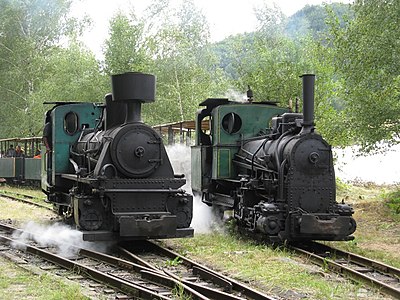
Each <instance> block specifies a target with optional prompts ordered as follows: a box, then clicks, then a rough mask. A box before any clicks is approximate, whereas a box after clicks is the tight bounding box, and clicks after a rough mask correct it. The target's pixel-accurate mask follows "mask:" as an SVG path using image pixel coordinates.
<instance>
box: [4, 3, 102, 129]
mask: <svg viewBox="0 0 400 300" xmlns="http://www.w3.org/2000/svg"><path fill="white" fill-rule="evenodd" d="M70 5H71V1H69V0H55V1H43V0H19V1H10V0H0V104H1V106H2V110H0V119H1V126H0V136H2V137H10V136H16V135H18V136H30V135H36V134H38V133H39V132H40V128H41V127H42V122H43V111H44V109H45V108H44V107H43V105H42V103H43V102H44V101H54V100H63V101H68V100H75V99H77V98H80V96H82V94H80V95H79V96H78V95H77V94H76V91H78V90H80V91H83V90H85V93H86V94H87V93H88V92H89V91H93V89H91V88H90V85H83V82H84V81H85V78H87V74H88V73H91V76H89V77H91V78H90V79H88V78H87V79H88V80H90V81H91V82H95V81H93V77H92V76H94V74H96V76H98V75H99V72H98V64H97V62H95V61H94V57H90V55H88V54H87V53H86V52H85V51H82V48H81V47H80V46H78V44H77V43H71V44H69V42H68V40H69V39H68V37H74V36H76V35H78V32H79V30H80V29H81V26H82V25H83V24H80V23H79V22H78V21H77V20H75V19H73V18H70V17H69V16H68V14H69V9H70ZM70 45H71V47H69V46H70ZM89 65H90V69H85V70H84V68H86V67H89ZM85 84H87V81H86V82H85ZM95 94H96V93H93V94H92V95H95Z"/></svg>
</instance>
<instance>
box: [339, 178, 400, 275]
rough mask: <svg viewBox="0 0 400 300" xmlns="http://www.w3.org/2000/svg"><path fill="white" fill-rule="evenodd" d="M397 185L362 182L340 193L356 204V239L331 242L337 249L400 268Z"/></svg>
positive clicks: (340, 197)
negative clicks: (377, 184)
mask: <svg viewBox="0 0 400 300" xmlns="http://www.w3.org/2000/svg"><path fill="white" fill-rule="evenodd" d="M399 195H400V191H399V187H398V186H376V185H374V184H370V183H369V184H363V185H357V186H351V187H349V188H348V190H347V191H346V192H340V193H339V194H338V196H339V198H338V200H340V199H345V201H346V202H350V203H352V204H353V206H354V210H355V214H354V217H355V219H356V221H357V230H356V232H355V234H354V236H355V239H354V240H353V241H350V242H335V243H331V244H333V245H335V246H336V247H338V248H341V249H344V250H347V251H351V252H354V253H358V254H360V255H364V256H367V257H369V258H372V259H376V260H380V261H382V262H385V263H388V264H390V265H393V266H395V267H398V268H400V257H399V255H398V249H399V248H400V215H399V213H397V208H398V206H399V201H400V200H399Z"/></svg>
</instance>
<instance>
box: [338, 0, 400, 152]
mask: <svg viewBox="0 0 400 300" xmlns="http://www.w3.org/2000/svg"><path fill="white" fill-rule="evenodd" d="M354 12H355V18H354V19H353V20H352V21H349V22H348V26H347V27H345V28H344V29H343V28H341V27H340V26H339V21H338V20H337V19H336V20H335V19H333V20H332V23H331V32H332V37H333V38H332V44H333V46H334V47H335V51H336V55H335V66H336V71H337V72H338V73H340V74H341V75H342V76H343V78H344V84H345V86H346V94H345V98H344V100H345V105H346V114H347V115H348V118H349V124H351V126H352V127H353V128H354V130H355V132H356V134H355V135H354V140H355V142H357V143H359V144H360V145H361V146H362V147H363V150H364V151H373V150H379V149H383V147H384V146H385V144H381V143H378V142H380V141H384V142H387V144H386V146H387V145H389V146H390V145H391V144H394V143H399V141H400V139H399V132H400V122H399V116H400V101H399V100H400V75H399V70H400V47H399V45H398V41H399V40H400V32H399V30H398V26H397V24H398V22H399V21H400V1H398V0H388V1H382V0H364V1H355V4H354Z"/></svg>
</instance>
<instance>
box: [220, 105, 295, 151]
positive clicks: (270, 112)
mask: <svg viewBox="0 0 400 300" xmlns="http://www.w3.org/2000/svg"><path fill="white" fill-rule="evenodd" d="M285 112H288V110H287V109H286V108H282V107H277V106H272V105H266V104H257V103H243V104H237V103H235V104H229V105H221V106H218V107H216V108H215V109H214V110H213V112H212V118H213V123H214V126H213V145H221V144H235V143H236V142H237V141H240V139H241V137H243V138H249V137H253V136H256V135H257V134H258V133H259V132H260V131H261V130H265V129H267V128H269V127H270V121H271V119H272V117H275V116H277V115H280V114H283V113H285ZM231 113H234V114H235V115H236V116H238V117H239V118H240V121H241V126H240V129H239V130H238V131H237V132H235V133H231V134H230V133H228V132H227V131H226V130H224V128H223V127H224V126H223V124H222V122H223V119H224V117H225V116H226V115H228V114H231Z"/></svg>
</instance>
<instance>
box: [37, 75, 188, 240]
mask: <svg viewBox="0 0 400 300" xmlns="http://www.w3.org/2000/svg"><path fill="white" fill-rule="evenodd" d="M111 81H112V94H108V95H107V96H106V97H105V104H94V103H70V102H69V103H54V104H55V106H54V107H53V108H52V109H51V110H50V111H48V113H47V117H46V125H45V130H44V136H45V140H47V141H48V142H49V144H48V148H49V149H47V151H43V155H42V159H43V170H42V174H43V176H42V189H43V190H44V192H45V193H46V194H47V196H48V200H49V201H50V202H52V203H53V204H54V206H55V207H56V209H57V211H58V213H59V214H60V215H64V216H65V217H66V218H69V219H72V220H73V222H74V223H75V224H76V226H77V227H78V228H79V229H80V230H81V231H83V238H84V240H91V241H95V240H115V239H125V240H127V239H147V238H171V237H184V236H192V235H193V229H192V228H190V227H189V226H190V223H191V220H192V211H193V202H192V196H191V195H188V194H187V193H186V192H185V191H184V190H182V189H181V187H182V186H183V185H184V184H185V183H186V180H185V178H184V176H183V175H177V174H174V172H173V169H172V166H171V163H170V161H169V158H168V156H167V153H166V151H165V148H164V145H163V142H162V139H161V137H160V136H159V134H158V133H157V132H156V131H155V130H153V129H152V128H151V127H149V126H147V125H146V124H144V123H143V122H142V121H141V104H142V103H146V102H153V101H154V98H155V77H154V76H153V75H149V74H143V73H125V74H120V75H114V76H112V77H111Z"/></svg>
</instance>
